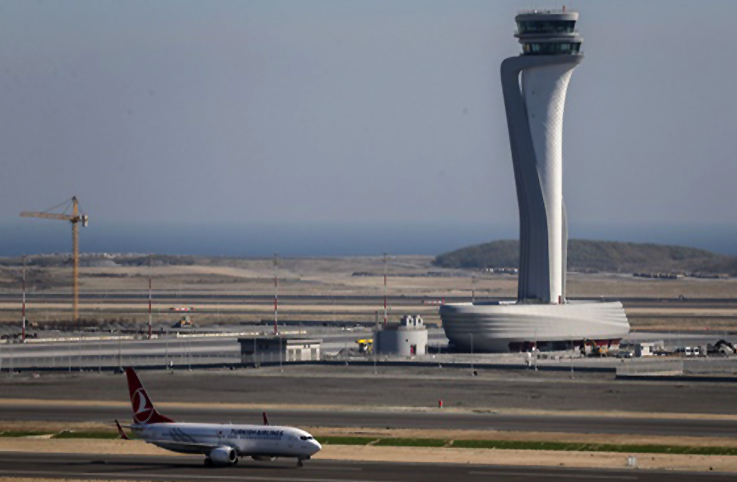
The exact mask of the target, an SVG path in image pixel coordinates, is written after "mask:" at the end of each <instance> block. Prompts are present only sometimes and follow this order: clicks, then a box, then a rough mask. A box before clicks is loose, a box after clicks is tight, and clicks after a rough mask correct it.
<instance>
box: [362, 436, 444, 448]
mask: <svg viewBox="0 0 737 482" xmlns="http://www.w3.org/2000/svg"><path fill="white" fill-rule="evenodd" d="M447 443H448V441H447V440H443V439H438V438H382V439H379V441H378V442H376V443H375V444H374V446H376V447H444V446H445V445H447Z"/></svg>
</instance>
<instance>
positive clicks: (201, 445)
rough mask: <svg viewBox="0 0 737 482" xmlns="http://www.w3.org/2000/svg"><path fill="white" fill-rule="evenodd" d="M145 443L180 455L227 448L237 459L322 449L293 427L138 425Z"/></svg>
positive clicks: (304, 454)
mask: <svg viewBox="0 0 737 482" xmlns="http://www.w3.org/2000/svg"><path fill="white" fill-rule="evenodd" d="M131 429H132V430H133V432H134V433H135V434H136V435H137V436H138V437H139V438H141V439H143V440H144V441H146V442H148V443H150V444H154V445H157V446H159V447H161V448H164V449H167V450H171V451H173V452H179V453H189V454H205V455H207V454H209V453H210V451H212V450H213V449H214V448H218V447H228V448H232V449H233V450H235V451H236V453H237V454H238V456H240V457H244V456H264V457H297V458H301V459H307V458H310V457H311V456H312V455H314V454H316V453H317V452H318V451H320V449H321V448H322V447H321V445H320V444H319V443H318V442H317V440H315V439H314V438H313V437H312V436H311V435H310V434H309V433H307V432H305V431H304V430H300V429H298V428H294V427H280V426H272V425H231V424H227V425H225V424H211V423H156V424H150V425H149V424H136V425H133V426H131Z"/></svg>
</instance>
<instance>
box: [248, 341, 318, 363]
mask: <svg viewBox="0 0 737 482" xmlns="http://www.w3.org/2000/svg"><path fill="white" fill-rule="evenodd" d="M238 343H240V345H241V363H243V364H244V365H249V364H258V363H267V362H278V361H282V362H285V363H287V362H296V361H318V360H320V345H321V344H322V340H321V339H319V338H298V337H287V336H267V337H263V336H261V337H259V336H254V337H248V338H238Z"/></svg>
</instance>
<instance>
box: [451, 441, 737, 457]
mask: <svg viewBox="0 0 737 482" xmlns="http://www.w3.org/2000/svg"><path fill="white" fill-rule="evenodd" d="M453 447H455V448H464V449H497V450H549V451H555V452H614V453H635V454H678V455H737V447H693V446H688V445H635V444H622V445H614V444H587V443H573V442H522V441H514V440H456V441H455V442H454V443H453Z"/></svg>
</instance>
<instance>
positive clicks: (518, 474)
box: [468, 470, 640, 480]
mask: <svg viewBox="0 0 737 482" xmlns="http://www.w3.org/2000/svg"><path fill="white" fill-rule="evenodd" d="M468 473H469V474H470V475H492V476H494V475H495V476H507V477H530V474H529V473H528V472H485V471H476V470H472V471H469V472H468ZM545 477H555V478H561V479H606V480H640V478H639V477H638V476H636V475H589V474H551V473H548V474H545Z"/></svg>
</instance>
